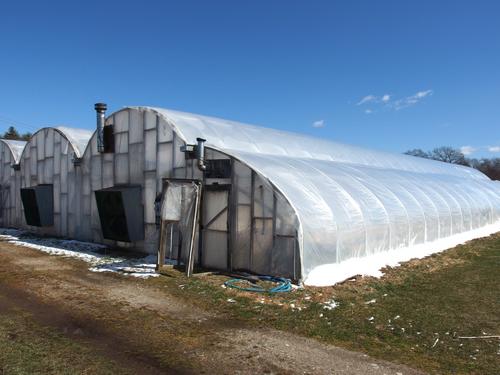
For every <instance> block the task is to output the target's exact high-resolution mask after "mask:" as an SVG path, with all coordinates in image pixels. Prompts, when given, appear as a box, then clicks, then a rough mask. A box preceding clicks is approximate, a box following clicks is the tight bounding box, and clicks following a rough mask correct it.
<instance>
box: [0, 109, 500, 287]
mask: <svg viewBox="0 0 500 375" xmlns="http://www.w3.org/2000/svg"><path fill="white" fill-rule="evenodd" d="M105 110H106V106H105V105H103V104H97V105H96V111H97V128H96V131H95V132H93V134H91V133H90V132H88V131H81V130H74V129H73V130H70V129H67V128H46V129H42V130H40V131H39V132H37V133H36V134H35V135H34V136H33V138H32V139H31V140H30V142H29V143H28V144H27V145H26V147H25V148H24V151H23V153H22V155H21V157H20V161H19V166H20V168H19V170H18V171H14V169H12V168H11V169H10V170H9V173H10V176H9V177H8V178H9V181H11V184H12V181H14V180H15V175H12V174H13V173H14V174H19V180H20V185H19V190H20V191H21V197H19V195H18V198H17V201H16V204H17V205H18V206H16V207H19V208H18V210H19V212H21V210H22V209H23V207H24V211H26V207H28V206H29V205H30V204H31V205H32V206H33V207H35V206H36V209H34V210H32V209H30V210H31V211H35V212H38V222H36V220H35V221H32V224H33V223H35V224H39V225H37V226H33V225H29V228H31V229H35V228H37V230H38V231H41V232H42V233H46V234H53V235H58V236H63V237H70V238H75V239H80V240H86V241H93V242H98V243H104V244H107V245H109V246H114V247H120V248H124V249H130V250H131V251H140V252H145V253H149V254H156V253H158V254H160V256H159V262H160V263H162V262H163V261H164V258H169V259H173V260H176V259H177V260H180V261H181V262H183V263H185V264H188V265H189V264H191V263H194V264H198V265H200V266H202V267H204V268H208V269H219V270H231V271H238V270H241V271H248V272H253V273H257V274H265V275H275V276H285V277H289V278H292V279H294V280H296V281H303V282H304V283H306V284H309V285H331V284H334V283H335V282H339V281H342V280H345V279H346V278H349V277H352V276H354V275H357V274H377V272H380V271H379V269H380V268H381V267H383V266H385V265H395V264H397V263H398V262H400V261H404V260H408V259H411V258H414V257H422V256H426V255H428V254H431V253H434V252H436V251H441V250H444V249H447V248H450V247H453V246H455V245H456V244H458V243H462V242H464V241H466V240H470V239H473V238H477V237H481V236H484V235H488V234H490V233H493V232H496V231H499V230H500V184H499V183H497V182H492V181H491V180H490V179H489V178H488V177H486V176H485V175H483V174H482V173H480V172H479V171H477V170H475V169H472V168H468V167H463V166H459V165H454V164H446V163H442V162H437V161H432V160H427V159H422V158H416V157H412V156H407V155H398V154H390V153H386V152H381V151H373V150H368V149H363V148H359V147H355V146H348V145H343V144H339V143H335V142H331V141H326V140H324V139H318V138H313V137H308V136H305V135H299V134H294V133H288V132H284V131H280V130H275V129H269V128H263V127H258V126H253V125H246V124H241V123H238V122H234V121H228V120H223V119H218V118H213V117H207V116H201V115H195V114H190V113H183V112H178V111H173V110H166V109H160V108H151V107H126V108H123V109H121V110H119V111H117V112H115V113H113V114H111V115H109V116H107V117H105ZM3 147H4V150H5V146H3ZM5 153H6V151H2V154H1V155H2V163H1V167H2V168H4V169H3V170H2V178H4V177H3V176H4V175H5V173H6V172H4V170H5V168H6V167H5V165H7V164H9V162H8V161H7V157H6V156H5ZM9 157H10V158H11V159H12V155H9ZM11 159H9V160H11ZM10 163H11V162H10ZM13 171H14V172H13ZM21 189H30V191H26V190H21ZM23 194H24V196H22V195H23ZM44 196H46V197H48V196H50V197H52V199H53V204H52V207H45V206H44V207H42V206H43V205H38V202H39V203H40V204H41V202H45V203H46V202H48V201H50V199H41V198H39V199H38V200H37V197H44ZM30 197H31V198H30ZM30 199H31V200H30ZM21 201H22V204H21ZM49 206H50V205H49ZM9 207H13V206H12V205H10V206H9ZM3 210H4V209H3V206H2V211H3ZM7 210H11V211H12V209H11V208H8V209H7ZM51 210H52V211H51ZM18 214H19V213H18ZM10 215H11V216H12V215H14V216H15V213H11V214H10ZM19 215H20V216H19V217H21V218H22V219H23V222H24V224H23V225H26V219H27V218H28V217H29V216H30V215H29V214H28V215H26V212H23V214H19ZM35 216H36V215H35ZM31 219H32V218H31ZM42 222H43V223H42ZM10 223H11V224H10V225H11V226H16V225H17V224H15V221H11V222H10ZM42 224H43V225H42Z"/></svg>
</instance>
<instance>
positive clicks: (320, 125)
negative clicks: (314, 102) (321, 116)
mask: <svg viewBox="0 0 500 375" xmlns="http://www.w3.org/2000/svg"><path fill="white" fill-rule="evenodd" d="M312 127H313V128H324V127H325V120H318V121H314V122H313V123H312Z"/></svg>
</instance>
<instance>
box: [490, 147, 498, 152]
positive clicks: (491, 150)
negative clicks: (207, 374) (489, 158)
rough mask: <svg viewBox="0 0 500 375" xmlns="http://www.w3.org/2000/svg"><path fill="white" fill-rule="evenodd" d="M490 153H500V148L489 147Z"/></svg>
mask: <svg viewBox="0 0 500 375" xmlns="http://www.w3.org/2000/svg"><path fill="white" fill-rule="evenodd" d="M488 151H489V152H500V146H490V147H488Z"/></svg>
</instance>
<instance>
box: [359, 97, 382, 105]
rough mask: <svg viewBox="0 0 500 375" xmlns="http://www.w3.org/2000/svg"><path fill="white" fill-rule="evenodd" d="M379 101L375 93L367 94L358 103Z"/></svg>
mask: <svg viewBox="0 0 500 375" xmlns="http://www.w3.org/2000/svg"><path fill="white" fill-rule="evenodd" d="M375 101H377V97H376V96H375V95H366V96H365V97H364V98H363V99H361V100H360V101H359V102H358V103H357V104H356V105H361V104H365V103H371V102H375Z"/></svg>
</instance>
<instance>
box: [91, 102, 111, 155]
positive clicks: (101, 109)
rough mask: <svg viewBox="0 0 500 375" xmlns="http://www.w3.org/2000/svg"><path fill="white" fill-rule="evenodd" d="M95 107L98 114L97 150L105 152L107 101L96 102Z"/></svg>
mask: <svg viewBox="0 0 500 375" xmlns="http://www.w3.org/2000/svg"><path fill="white" fill-rule="evenodd" d="M94 109H95V111H96V114H97V123H96V128H97V129H96V133H97V151H98V152H101V153H102V152H104V122H105V120H106V109H108V106H107V105H106V103H96V104H95V105H94Z"/></svg>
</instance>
